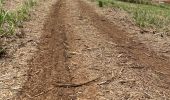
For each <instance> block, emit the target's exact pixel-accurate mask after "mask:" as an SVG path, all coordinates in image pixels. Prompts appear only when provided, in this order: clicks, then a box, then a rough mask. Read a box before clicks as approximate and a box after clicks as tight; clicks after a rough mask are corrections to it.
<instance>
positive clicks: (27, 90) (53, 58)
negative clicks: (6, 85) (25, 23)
mask: <svg viewBox="0 0 170 100" xmlns="http://www.w3.org/2000/svg"><path fill="white" fill-rule="evenodd" d="M65 6H66V5H65V0H59V1H58V2H56V4H55V5H54V6H53V7H52V9H51V14H50V15H49V17H48V19H47V20H46V23H45V25H44V33H43V35H42V38H41V42H40V43H39V45H38V47H39V51H38V52H37V54H35V56H34V58H33V60H32V61H30V70H29V71H28V75H29V76H28V80H27V82H26V83H25V86H24V87H23V90H22V91H21V92H20V93H19V94H18V95H19V96H18V97H17V98H15V99H16V100H30V99H31V100H73V99H74V98H73V97H71V95H72V94H73V93H74V89H70V88H62V87H60V88H57V87H54V85H55V84H57V83H71V76H70V72H69V70H68V65H67V57H66V52H67V47H66V41H67V37H66V31H65V26H64V22H65V21H64V17H65V13H66V12H67V11H66V9H65Z"/></svg>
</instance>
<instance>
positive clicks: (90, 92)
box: [11, 0, 170, 100]
mask: <svg viewBox="0 0 170 100" xmlns="http://www.w3.org/2000/svg"><path fill="white" fill-rule="evenodd" d="M53 3H54V2H53ZM98 9H99V8H98ZM49 13H50V14H48V16H47V18H46V19H45V22H44V23H43V27H42V29H41V31H40V32H41V35H40V33H39V34H38V35H39V36H41V37H39V38H37V39H39V40H40V41H39V42H37V44H36V47H37V50H36V52H35V53H34V55H33V58H32V59H31V60H29V61H28V64H27V66H28V67H29V69H28V71H27V74H26V76H27V77H25V78H26V80H25V81H24V84H22V88H21V89H20V90H18V92H17V93H16V94H17V95H16V96H15V97H13V98H12V99H11V100H169V99H170V58H169V57H168V56H164V55H160V54H158V53H157V52H156V51H155V50H152V49H150V48H148V46H147V45H146V44H145V43H143V42H142V41H141V40H139V39H138V38H137V37H136V34H134V33H128V32H126V31H123V30H121V29H120V28H119V27H118V25H116V24H115V23H113V22H111V21H110V20H108V19H107V18H106V17H105V15H102V14H101V13H99V12H97V11H96V8H94V7H93V6H92V5H90V4H89V3H88V2H87V1H85V0H74V1H73V0H58V1H56V2H55V3H54V4H53V6H52V7H51V10H50V12H49Z"/></svg>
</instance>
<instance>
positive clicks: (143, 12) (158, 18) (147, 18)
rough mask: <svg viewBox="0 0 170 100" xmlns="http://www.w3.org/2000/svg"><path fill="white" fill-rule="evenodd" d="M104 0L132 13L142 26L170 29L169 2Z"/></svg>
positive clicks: (162, 29) (163, 29) (161, 29)
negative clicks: (137, 2) (147, 2)
mask: <svg viewBox="0 0 170 100" xmlns="http://www.w3.org/2000/svg"><path fill="white" fill-rule="evenodd" d="M102 1H103V2H107V3H109V4H111V5H112V6H113V7H116V8H119V9H122V10H125V11H127V12H128V13H130V14H131V15H132V17H133V18H134V19H135V21H136V23H137V25H139V26H140V27H151V28H155V29H157V30H158V31H170V5H168V4H145V3H144V4H136V3H129V2H122V0H121V1H118V0H102ZM107 5H108V4H107Z"/></svg>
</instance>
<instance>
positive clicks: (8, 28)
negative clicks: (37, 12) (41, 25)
mask: <svg viewBox="0 0 170 100" xmlns="http://www.w3.org/2000/svg"><path fill="white" fill-rule="evenodd" d="M0 2H1V5H2V0H1V1H0ZM35 4H36V1H35V0H26V1H25V2H24V3H23V5H22V6H21V7H20V8H19V9H17V10H16V11H13V12H11V11H6V10H4V9H3V8H2V6H3V5H2V6H1V7H0V36H1V37H2V36H8V35H13V34H14V33H15V28H16V27H18V26H20V25H21V24H22V22H23V21H25V20H26V19H28V13H29V11H30V8H31V7H33V6H34V5H35Z"/></svg>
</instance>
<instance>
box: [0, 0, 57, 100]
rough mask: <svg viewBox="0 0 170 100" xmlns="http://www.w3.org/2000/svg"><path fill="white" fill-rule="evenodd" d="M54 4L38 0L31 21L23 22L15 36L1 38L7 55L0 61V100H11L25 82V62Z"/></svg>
mask: <svg viewBox="0 0 170 100" xmlns="http://www.w3.org/2000/svg"><path fill="white" fill-rule="evenodd" d="M18 2H19V1H18ZM20 2H21V1H20ZM54 2H56V0H39V1H38V5H37V6H36V7H35V8H34V9H33V10H32V11H31V18H30V19H31V20H28V21H26V22H24V25H23V28H20V29H18V32H17V33H16V34H17V35H16V36H14V37H13V36H11V37H4V38H1V41H3V43H2V46H6V49H7V55H6V56H5V57H4V58H1V59H0V100H9V99H11V98H13V97H14V96H15V95H16V94H17V93H18V92H19V91H20V89H21V88H22V86H23V84H24V83H25V82H26V80H27V76H26V75H27V70H28V66H27V62H28V61H29V60H31V58H32V56H33V54H34V52H35V51H36V50H37V43H38V42H39V38H40V36H41V33H42V28H43V25H44V21H45V20H46V19H47V15H48V12H49V10H50V9H49V8H50V7H51V6H52V4H54Z"/></svg>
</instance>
